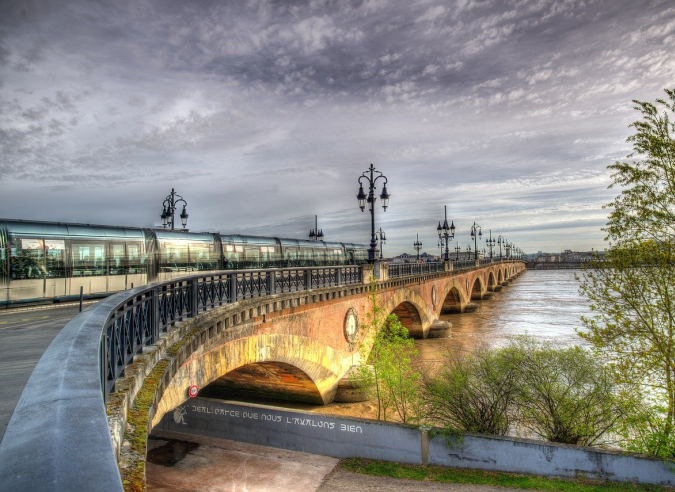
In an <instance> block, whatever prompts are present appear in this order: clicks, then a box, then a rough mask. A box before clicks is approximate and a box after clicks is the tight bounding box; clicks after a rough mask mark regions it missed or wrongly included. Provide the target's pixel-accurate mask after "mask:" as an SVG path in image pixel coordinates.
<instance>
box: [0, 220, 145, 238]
mask: <svg viewBox="0 0 675 492" xmlns="http://www.w3.org/2000/svg"><path fill="white" fill-rule="evenodd" d="M0 224H2V225H4V227H5V230H6V231H7V233H8V234H10V235H21V236H45V237H81V238H82V237H90V238H118V239H127V238H130V239H143V238H144V234H143V230H142V229H135V228H131V227H120V226H102V225H94V224H73V223H67V222H44V221H34V220H10V219H0Z"/></svg>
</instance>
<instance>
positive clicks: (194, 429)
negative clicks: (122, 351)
mask: <svg viewBox="0 0 675 492" xmlns="http://www.w3.org/2000/svg"><path fill="white" fill-rule="evenodd" d="M156 428H158V429H162V430H170V431H174V432H183V433H186V434H198V435H202V436H209V437H219V438H223V439H231V440H234V441H240V442H247V443H251V444H261V445H266V446H272V447H277V448H282V449H290V450H294V451H303V452H305V453H313V454H321V455H325V456H334V457H337V458H346V457H360V458H369V459H378V460H386V461H397V462H402V463H412V464H422V463H425V464H426V463H429V464H432V465H441V466H453V467H458V468H477V469H482V470H491V471H506V472H517V473H531V474H535V475H544V476H552V477H566V478H579V477H586V478H596V479H606V480H614V481H621V482H625V481H632V482H641V483H654V484H659V485H675V473H674V472H673V470H672V467H671V466H670V465H668V464H666V463H664V462H662V461H659V460H653V459H649V458H643V457H640V456H636V455H630V454H624V453H619V452H609V451H599V450H596V449H593V448H581V447H577V446H566V445H559V444H553V443H546V442H542V441H533V440H527V439H511V438H502V437H485V436H476V435H465V436H463V437H462V438H461V439H459V440H454V441H453V440H451V441H450V442H448V440H447V439H446V438H445V437H444V436H443V435H434V436H433V437H428V433H427V431H425V430H420V429H417V428H411V427H406V426H403V425H397V424H391V423H383V422H378V421H373V420H360V419H350V418H338V417H329V416H325V415H319V414H316V413H312V412H303V411H289V410H286V409H280V408H271V407H266V406H260V405H253V404H244V403H234V402H223V401H220V400H211V399H208V398H193V399H190V400H188V401H186V402H185V403H184V404H183V405H181V406H179V407H177V408H176V409H175V410H174V411H173V412H169V413H167V414H166V415H165V416H164V418H163V419H162V420H161V422H160V423H159V424H158V425H157V427H156Z"/></svg>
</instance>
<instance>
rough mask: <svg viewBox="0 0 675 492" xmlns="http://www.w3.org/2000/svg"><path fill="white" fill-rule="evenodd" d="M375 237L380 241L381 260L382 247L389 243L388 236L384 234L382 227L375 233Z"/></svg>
mask: <svg viewBox="0 0 675 492" xmlns="http://www.w3.org/2000/svg"><path fill="white" fill-rule="evenodd" d="M375 237H376V238H377V239H378V240H379V241H380V260H381V259H382V245H383V244H384V243H386V242H387V235H386V234H385V233H384V231H383V230H382V228H381V227H380V228H379V229H378V230H377V231H375Z"/></svg>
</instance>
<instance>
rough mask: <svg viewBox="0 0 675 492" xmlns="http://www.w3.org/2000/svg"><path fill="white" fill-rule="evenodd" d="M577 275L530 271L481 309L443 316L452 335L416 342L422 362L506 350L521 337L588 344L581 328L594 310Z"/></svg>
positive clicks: (557, 271) (560, 271) (485, 303)
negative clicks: (511, 340)
mask: <svg viewBox="0 0 675 492" xmlns="http://www.w3.org/2000/svg"><path fill="white" fill-rule="evenodd" d="M576 273H577V275H579V274H581V272H580V271H579V270H576ZM574 277H575V271H574V270H528V271H526V272H525V273H524V274H523V275H521V276H520V277H518V278H517V279H515V280H514V281H513V282H511V283H510V284H509V285H507V286H506V287H504V288H503V289H502V290H501V291H500V292H495V294H494V296H493V297H492V298H491V299H487V300H484V301H479V302H478V304H479V308H478V310H477V311H475V312H473V313H464V314H448V315H442V316H441V319H442V320H444V321H449V322H450V323H452V328H451V330H450V336H449V337H447V338H437V339H433V338H428V339H426V340H416V341H415V348H417V350H418V352H419V358H420V360H422V361H425V362H427V361H428V362H432V361H438V360H440V359H441V358H442V357H443V355H444V354H445V353H446V352H447V351H448V350H452V351H460V352H468V351H471V350H473V349H475V348H477V347H479V346H481V345H483V346H487V347H499V346H503V345H505V344H507V343H508V340H509V338H511V337H514V336H520V335H527V336H530V337H532V338H535V339H537V340H541V341H548V342H553V343H561V344H564V345H573V344H583V343H584V341H583V340H582V339H581V338H579V336H578V335H577V334H576V331H575V330H576V329H579V328H581V326H582V325H581V316H583V315H587V316H588V315H590V314H591V310H590V307H589V303H588V301H587V300H586V299H585V298H583V297H582V296H581V295H580V294H579V282H578V281H577V280H576V279H575V278H574Z"/></svg>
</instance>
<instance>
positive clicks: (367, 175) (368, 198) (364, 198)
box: [356, 164, 390, 263]
mask: <svg viewBox="0 0 675 492" xmlns="http://www.w3.org/2000/svg"><path fill="white" fill-rule="evenodd" d="M375 173H377V174H378V176H376V175H375ZM363 179H365V180H366V181H367V182H368V195H366V194H365V192H364V190H363V183H362V182H361V180H363ZM378 179H384V185H383V186H382V193H380V199H381V200H382V208H383V209H384V211H385V212H386V211H387V207H388V206H389V196H390V195H389V193H387V181H388V180H387V177H386V176H385V175H384V174H382V173H381V172H380V171H376V170H375V168H374V167H373V165H372V164H371V165H370V169H368V170H367V171H366V172H364V173H363V174H362V175H361V176H360V177H359V193H358V195H356V198H357V200H358V201H359V207H360V208H361V212H363V211H364V210H365V208H366V203H368V210H369V211H370V248H368V262H369V263H374V262H375V253H376V250H377V238H376V236H375V201H376V200H377V198H376V197H375V189H376V188H375V183H376V182H377V180H378Z"/></svg>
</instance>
